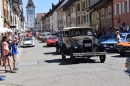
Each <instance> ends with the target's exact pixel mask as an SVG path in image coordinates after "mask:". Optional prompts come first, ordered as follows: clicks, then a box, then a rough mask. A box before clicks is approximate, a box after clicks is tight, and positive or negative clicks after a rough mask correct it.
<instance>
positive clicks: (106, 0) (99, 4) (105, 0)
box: [88, 0, 110, 11]
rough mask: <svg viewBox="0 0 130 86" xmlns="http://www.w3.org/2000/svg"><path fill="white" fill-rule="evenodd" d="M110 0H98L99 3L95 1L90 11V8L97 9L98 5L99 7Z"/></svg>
mask: <svg viewBox="0 0 130 86" xmlns="http://www.w3.org/2000/svg"><path fill="white" fill-rule="evenodd" d="M108 1H110V0H100V1H98V2H97V3H95V4H94V5H93V6H91V7H90V8H89V9H88V11H90V10H92V9H95V8H97V7H99V6H102V5H103V4H105V3H106V4H107V2H108Z"/></svg>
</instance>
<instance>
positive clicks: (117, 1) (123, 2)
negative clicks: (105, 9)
mask: <svg viewBox="0 0 130 86" xmlns="http://www.w3.org/2000/svg"><path fill="white" fill-rule="evenodd" d="M129 17H130V0H113V21H114V28H117V29H119V28H120V27H121V28H123V30H125V29H127V30H128V29H129V28H130V20H129Z"/></svg>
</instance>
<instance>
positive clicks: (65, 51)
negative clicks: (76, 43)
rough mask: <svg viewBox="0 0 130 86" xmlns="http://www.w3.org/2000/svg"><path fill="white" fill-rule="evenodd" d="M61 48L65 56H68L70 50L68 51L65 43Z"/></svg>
mask: <svg viewBox="0 0 130 86" xmlns="http://www.w3.org/2000/svg"><path fill="white" fill-rule="evenodd" d="M61 48H62V53H63V54H67V50H68V49H67V47H66V44H65V43H62V45H61Z"/></svg>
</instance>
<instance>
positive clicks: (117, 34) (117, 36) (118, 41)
mask: <svg viewBox="0 0 130 86" xmlns="http://www.w3.org/2000/svg"><path fill="white" fill-rule="evenodd" d="M116 41H117V43H120V42H121V38H120V35H119V31H116Z"/></svg>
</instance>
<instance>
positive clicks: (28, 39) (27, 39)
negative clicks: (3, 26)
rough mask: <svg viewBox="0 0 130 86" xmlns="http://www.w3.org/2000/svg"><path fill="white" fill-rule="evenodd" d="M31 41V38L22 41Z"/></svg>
mask: <svg viewBox="0 0 130 86" xmlns="http://www.w3.org/2000/svg"><path fill="white" fill-rule="evenodd" d="M31 40H33V39H32V38H25V39H23V41H31Z"/></svg>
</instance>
